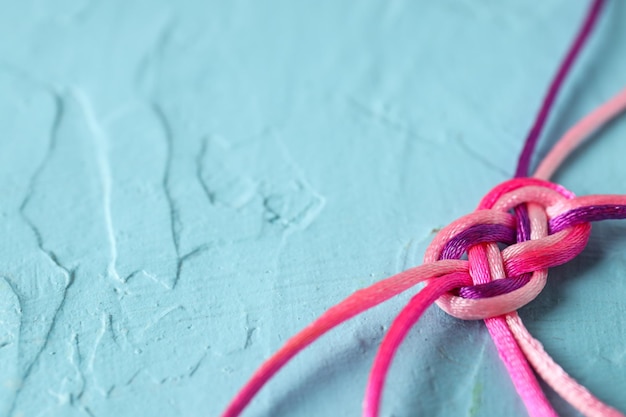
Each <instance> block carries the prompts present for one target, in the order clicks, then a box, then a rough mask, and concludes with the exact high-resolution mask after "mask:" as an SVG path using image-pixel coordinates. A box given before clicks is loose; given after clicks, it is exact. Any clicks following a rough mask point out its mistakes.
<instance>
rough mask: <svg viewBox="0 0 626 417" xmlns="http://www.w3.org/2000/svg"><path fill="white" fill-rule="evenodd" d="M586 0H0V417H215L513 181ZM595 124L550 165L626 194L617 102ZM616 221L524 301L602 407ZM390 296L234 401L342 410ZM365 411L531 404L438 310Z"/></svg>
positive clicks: (602, 91)
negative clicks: (594, 133)
mask: <svg viewBox="0 0 626 417" xmlns="http://www.w3.org/2000/svg"><path fill="white" fill-rule="evenodd" d="M586 4H587V3H586V2H582V1H577V2H571V1H566V0H560V1H552V2H527V1H522V0H519V1H505V2H501V1H481V2H476V1H469V0H455V1H453V0H446V1H437V2H434V1H433V2H426V1H408V0H405V1H402V0H394V1H383V0H378V1H368V2H365V1H360V2H359V1H353V2H345V1H344V2H340V1H336V0H323V1H308V2H305V1H301V2H294V1H290V0H283V1H280V0H275V1H267V2H258V1H223V2H217V1H215V2H207V1H201V0H195V1H194V0H188V1H179V2H173V1H170V2H168V1H153V0H150V1H148V0H145V1H123V0H112V1H100V2H98V1H89V0H58V1H44V0H29V1H20V2H11V1H2V2H0V6H1V7H0V190H1V191H2V198H0V219H1V221H0V228H1V233H0V278H1V279H0V378H1V384H0V415H1V416H12V417H17V416H41V417H44V416H46V417H48V416H70V417H73V416H97V417H100V416H119V417H125V416H129V417H130V416H154V417H158V416H198V417H199V416H216V415H217V414H218V413H219V412H220V411H221V410H222V409H223V408H224V407H225V405H226V403H227V402H228V400H229V399H230V398H231V397H232V396H233V395H234V393H235V392H236V391H237V390H238V389H239V388H240V387H241V386H242V385H243V383H244V382H245V381H246V380H247V378H248V377H249V376H250V375H251V373H252V372H253V370H254V369H256V367H257V366H258V365H259V364H260V363H261V362H262V361H263V359H264V358H266V357H267V356H268V355H270V354H271V353H272V352H274V351H275V350H276V349H277V348H278V347H279V346H280V345H281V344H282V343H283V341H284V340H285V339H286V338H288V337H289V336H291V335H293V334H294V333H295V332H297V331H298V330H299V329H301V328H302V327H303V326H305V325H306V324H307V323H309V322H310V321H311V320H313V319H314V318H315V317H316V316H318V315H319V314H320V313H321V312H323V311H324V310H325V309H326V308H327V307H329V306H330V305H332V304H334V303H335V302H337V301H339V300H340V299H342V298H343V297H344V296H346V295H348V294H350V293H351V292H353V291H354V290H356V289H358V288H360V287H363V286H365V285H368V284H370V283H372V282H374V281H376V280H378V279H381V278H383V277H386V276H388V275H390V274H393V273H394V272H397V271H399V270H402V269H403V268H407V267H409V266H412V265H415V264H418V263H420V260H421V256H422V254H423V251H424V249H425V247H426V245H427V244H428V242H429V241H430V239H431V238H432V236H433V230H435V229H437V228H440V227H442V226H444V225H446V224H447V223H449V222H450V221H452V220H453V219H455V218H457V217H459V216H461V215H463V214H465V213H467V212H468V211H470V210H472V209H473V208H474V207H475V205H476V203H477V202H478V200H479V198H480V197H481V196H482V195H483V194H484V193H485V192H486V191H487V190H488V189H489V188H490V187H492V186H493V185H495V184H497V183H498V182H500V181H502V180H504V179H506V178H508V177H509V176H510V175H511V174H512V172H513V168H514V163H515V161H516V158H517V153H518V151H519V149H520V148H521V144H522V139H523V138H524V136H525V134H526V132H527V129H528V128H529V126H530V124H531V121H532V119H533V117H534V115H535V112H536V110H537V108H538V106H539V102H540V100H541V98H542V96H543V94H544V91H545V89H546V86H547V84H548V82H549V80H550V78H551V76H552V75H553V73H554V71H555V69H556V66H557V63H558V61H559V60H560V58H561V56H562V55H563V53H564V51H565V49H566V47H567V45H568V44H569V42H570V39H571V37H572V36H573V33H574V31H575V30H576V28H577V26H578V24H579V22H580V20H581V18H582V15H583V13H584V9H585V8H586ZM624 21H626V4H625V3H624V2H621V1H611V2H609V7H608V8H607V10H606V12H605V14H604V15H603V17H602V20H601V22H600V24H599V27H598V30H597V32H596V33H595V34H594V37H593V39H592V40H591V43H590V44H589V47H588V48H587V49H586V50H585V51H584V54H583V56H582V60H581V61H580V62H579V65H577V66H576V70H575V71H574V73H573V74H572V77H571V78H570V79H569V80H568V83H567V85H566V88H565V90H564V94H563V95H562V96H561V97H560V100H559V104H558V106H557V108H556V113H555V117H554V118H553V119H551V123H550V125H549V127H548V130H547V135H546V136H545V137H544V141H543V142H542V144H541V147H540V151H541V153H542V154H543V153H545V150H546V148H547V146H548V143H552V142H554V140H555V139H556V138H557V137H558V136H559V135H560V134H561V133H562V132H563V131H564V129H565V128H567V127H568V126H570V125H571V124H572V123H574V122H575V121H576V120H578V119H579V118H580V117H581V116H582V115H583V114H585V113H586V112H587V111H589V110H590V109H592V108H594V107H595V106H597V105H598V104H600V103H601V102H602V101H604V100H605V99H607V98H608V97H610V96H611V95H612V94H614V93H615V92H617V91H618V89H619V88H621V87H622V86H624V85H626V53H624V50H625V49H626V25H624V24H623V22H624ZM601 136H602V137H601V138H599V140H598V141H597V142H594V143H593V144H592V145H591V146H587V147H585V148H584V152H582V153H579V154H577V155H576V157H575V158H573V159H572V160H570V161H569V163H568V164H567V165H566V166H565V168H564V169H563V170H561V171H560V173H559V175H558V176H557V178H556V180H557V181H559V182H562V183H563V184H564V185H566V186H567V187H569V188H571V189H572V190H573V191H574V192H576V193H579V194H587V193H609V192H612V193H624V192H626V187H625V186H624V179H625V178H626V167H625V166H624V162H623V161H624V155H625V152H626V142H625V141H624V138H625V137H626V119H622V120H620V121H618V122H617V123H614V124H613V125H612V126H611V127H610V128H608V129H606V130H605V131H604V132H602V135H601ZM545 138H547V139H545ZM625 232H626V226H625V225H623V224H620V223H618V222H613V223H606V224H600V225H597V226H596V227H595V228H594V232H593V235H592V239H591V242H590V244H589V246H588V248H587V249H586V251H585V252H584V253H583V254H582V255H581V256H580V257H579V258H577V260H575V261H573V262H572V263H570V264H569V265H567V266H563V267H560V268H556V269H555V270H553V272H552V273H551V275H550V278H549V284H548V287H547V288H546V290H545V291H544V292H543V293H542V294H541V295H540V297H539V298H538V299H537V300H535V301H534V302H533V303H531V304H530V305H529V306H527V307H525V308H524V309H523V310H522V311H521V315H522V317H523V318H524V319H525V322H526V324H527V326H528V328H529V329H530V331H531V332H532V333H533V334H534V335H535V336H536V337H537V338H538V339H539V340H541V341H542V342H543V343H544V344H545V346H546V349H547V350H548V352H549V353H551V354H552V355H553V357H554V358H555V359H556V360H557V362H559V363H560V364H562V366H563V367H564V368H565V369H566V370H567V371H569V372H570V373H571V374H572V375H573V376H574V377H576V378H577V379H578V380H580V381H581V382H582V383H584V384H585V385H586V386H588V387H589V388H590V389H591V390H592V391H593V392H595V393H597V395H598V396H599V397H600V398H602V399H604V400H606V401H608V402H609V403H611V404H613V405H615V406H617V407H618V408H620V409H621V410H622V411H626V396H625V395H624V392H626V376H625V375H626V343H625V340H626V339H625V338H626V322H625V321H624V320H623V319H622V317H623V315H624V313H625V312H626V307H625V305H626V304H625V303H624V295H625V294H626V256H625V251H626V238H625V236H626V233H625ZM414 292H415V291H410V293H414ZM410 295H411V294H405V295H402V296H400V297H397V298H396V299H394V300H392V301H390V302H388V303H386V304H384V305H382V306H380V307H377V308H375V309H373V310H372V311H370V312H368V313H367V314H365V315H363V316H361V317H359V318H357V319H355V320H352V321H351V322H349V323H348V324H345V325H344V326H342V327H341V328H339V329H337V330H335V331H333V332H332V333H331V334H329V335H327V336H326V337H324V338H323V339H321V340H320V341H319V342H318V343H316V344H315V345H314V346H313V347H312V348H311V349H309V350H308V351H306V352H305V353H303V354H302V355H300V356H299V357H298V358H297V359H296V360H295V361H294V362H293V363H292V364H290V365H289V366H288V367H287V368H286V369H285V370H284V372H281V373H280V374H279V375H278V376H277V377H276V379H275V380H273V381H272V382H271V383H270V384H269V385H268V386H267V387H266V389H264V390H263V391H262V394H261V395H260V396H259V397H258V398H257V399H256V400H255V401H254V403H253V404H252V405H251V407H250V409H248V410H247V412H246V415H247V416H258V417H260V416H298V417H307V416H344V415H345V416H348V415H350V416H356V415H359V413H360V404H361V398H362V394H363V391H364V387H365V383H366V379H367V374H368V371H369V367H370V365H371V362H372V359H373V356H374V354H375V352H376V349H377V346H378V343H379V342H380V339H381V337H382V335H383V333H384V330H385V329H386V328H387V327H388V325H389V323H390V321H391V320H392V318H393V316H394V314H395V313H396V312H397V311H398V310H399V309H400V308H401V306H402V305H403V304H404V303H405V302H406V301H407V300H408V298H409V297H410ZM550 397H551V398H552V399H554V395H552V394H550ZM554 401H555V404H556V406H557V407H558V409H559V410H561V411H562V412H563V414H564V415H575V414H574V413H572V411H571V410H569V409H568V408H567V407H566V406H564V405H563V403H562V402H560V401H559V400H558V399H554ZM383 408H384V412H383V415H384V416H417V415H427V416H464V415H467V416H494V415H506V416H518V415H519V416H522V415H524V410H523V407H522V405H521V403H520V401H519V399H518V397H517V395H516V393H515V392H514V390H513V387H512V384H511V383H510V381H509V379H508V376H507V375H506V373H505V370H504V368H503V366H502V365H501V363H500V361H499V359H498V358H497V355H496V352H495V350H494V348H493V346H492V342H491V341H490V339H489V338H488V335H487V333H486V331H485V329H484V326H483V325H482V324H481V323H478V322H460V321H457V320H454V319H451V318H449V317H447V316H446V315H445V314H444V313H442V312H441V311H439V310H438V309H436V308H433V309H431V310H429V311H428V313H427V314H426V316H425V317H424V318H423V320H422V321H421V322H420V323H419V324H418V326H416V328H415V329H414V330H413V331H412V332H411V334H410V336H409V338H408V340H407V341H406V343H405V344H404V345H403V346H402V348H401V349H400V351H399V354H398V357H397V360H396V362H394V365H393V367H392V371H391V375H390V381H389V384H388V385H387V387H386V390H385V395H384V407H383Z"/></svg>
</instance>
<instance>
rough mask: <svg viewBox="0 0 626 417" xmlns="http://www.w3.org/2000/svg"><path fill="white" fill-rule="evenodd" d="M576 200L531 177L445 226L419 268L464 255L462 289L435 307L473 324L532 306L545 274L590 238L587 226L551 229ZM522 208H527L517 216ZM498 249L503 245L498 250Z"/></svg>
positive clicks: (560, 225)
mask: <svg viewBox="0 0 626 417" xmlns="http://www.w3.org/2000/svg"><path fill="white" fill-rule="evenodd" d="M574 199H575V196H574V194H573V193H572V192H571V191H569V190H567V189H565V188H564V187H562V186H561V185H558V184H555V183H552V182H548V181H544V180H540V179H535V178H516V179H512V180H509V181H505V182H503V183H501V184H500V185H498V186H496V187H494V188H493V189H492V190H491V191H490V192H489V193H488V194H487V195H486V196H485V197H484V198H483V200H482V201H481V203H480V204H479V206H478V208H477V209H476V211H474V212H473V213H470V214H468V215H466V216H463V217H461V218H460V219H458V220H456V221H454V222H452V223H451V224H450V225H448V226H447V227H445V228H443V229H442V230H441V231H440V232H439V233H438V234H437V236H436V237H435V239H434V240H433V242H432V243H431V244H430V245H429V247H428V249H427V250H426V254H425V257H424V263H432V262H439V261H441V260H447V259H461V257H462V256H463V255H464V254H467V261H465V262H466V266H467V270H466V271H463V272H465V273H466V274H467V278H466V279H467V281H468V285H466V286H461V287H459V288H457V289H455V290H453V291H450V292H447V293H446V294H444V295H442V296H441V297H440V298H439V299H438V300H437V304H438V305H439V307H441V308H442V309H443V310H444V311H446V312H447V313H448V314H450V315H452V316H454V317H457V318H459V319H464V320H476V319H486V318H489V317H495V316H500V315H503V314H506V313H510V312H512V311H515V310H517V309H519V308H520V307H522V306H524V305H526V304H528V303H529V302H531V301H532V300H534V299H535V297H537V295H538V294H539V293H540V292H541V290H542V289H543V288H544V286H545V284H546V278H547V275H548V268H550V267H552V266H557V265H561V264H563V263H565V262H568V261H570V260H571V259H573V258H574V257H576V256H577V255H578V254H579V253H580V252H582V250H583V249H584V248H585V246H586V244H587V241H588V239H589V234H590V231H591V225H590V224H589V223H588V222H580V223H578V224H568V223H566V222H563V221H561V222H560V223H558V224H556V225H552V224H551V222H552V221H554V219H558V218H559V215H561V214H562V213H563V212H564V210H566V209H567V208H568V207H569V204H567V202H568V200H569V201H572V200H574ZM524 204H525V205H526V206H527V210H516V208H519V207H520V206H521V205H524ZM526 213H528V214H527V215H526ZM498 244H505V245H508V246H507V247H506V248H504V249H503V250H500V248H499V246H498ZM432 281H433V279H431V280H428V283H432Z"/></svg>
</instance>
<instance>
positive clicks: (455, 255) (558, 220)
mask: <svg viewBox="0 0 626 417" xmlns="http://www.w3.org/2000/svg"><path fill="white" fill-rule="evenodd" d="M617 219H626V206H620V205H600V206H589V207H579V208H576V209H573V210H570V211H568V212H565V213H563V214H560V215H558V216H556V217H555V218H553V219H552V220H550V223H549V224H548V230H549V234H554V233H558V232H560V231H562V230H565V229H567V228H568V227H572V226H576V225H578V224H582V223H589V222H595V221H601V220H617ZM523 223H525V224H526V225H527V224H528V218H526V220H523V219H521V220H520V222H519V224H518V227H517V228H518V230H517V236H518V237H519V236H520V234H524V233H526V232H523V233H520V231H519V228H520V227H527V226H524V225H523ZM515 234H516V231H515V230H513V229H511V228H508V227H506V226H503V225H499V224H481V225H476V226H472V227H470V228H469V229H467V230H465V231H463V232H461V233H459V234H458V235H456V236H455V237H454V238H453V239H451V240H450V241H449V242H448V243H447V244H446V246H445V247H444V249H443V251H442V253H441V257H440V259H460V258H461V256H463V254H464V253H465V252H466V251H467V249H468V248H469V247H470V246H472V245H476V244H480V243H485V242H501V243H505V244H511V243H514V242H515V240H514V236H515ZM524 240H527V239H524ZM518 241H520V240H518ZM529 279H530V275H529V274H524V275H522V276H519V277H510V278H505V279H499V280H495V281H491V282H488V283H486V284H480V285H473V286H468V287H461V288H459V290H458V295H460V296H461V297H464V298H474V299H476V298H486V297H494V296H496V295H502V294H506V293H508V292H511V291H514V290H516V289H518V288H521V287H523V286H524V285H526V283H528V280H529Z"/></svg>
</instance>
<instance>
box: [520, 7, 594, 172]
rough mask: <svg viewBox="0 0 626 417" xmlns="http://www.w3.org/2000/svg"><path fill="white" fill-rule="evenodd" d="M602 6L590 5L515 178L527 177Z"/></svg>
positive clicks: (535, 125) (557, 76)
mask: <svg viewBox="0 0 626 417" xmlns="http://www.w3.org/2000/svg"><path fill="white" fill-rule="evenodd" d="M603 5H604V0H595V1H594V2H593V4H592V5H591V8H590V10H589V13H588V14H587V20H585V23H584V25H583V26H582V28H581V29H580V32H579V33H578V35H577V36H576V40H575V41H574V43H573V44H572V47H571V48H570V50H569V51H568V52H567V55H566V56H565V59H564V60H563V62H562V63H561V66H560V67H559V70H558V72H557V73H556V76H555V77H554V80H553V81H552V84H550V88H549V89H548V94H546V97H545V98H544V100H543V103H542V105H541V109H540V110H539V113H538V114H537V118H536V119H535V123H534V124H533V127H532V128H531V129H530V132H528V136H527V137H526V141H525V143H524V148H523V149H522V153H521V154H520V157H519V160H518V162H517V170H516V171H515V177H516V178H519V177H527V176H528V171H529V168H530V159H531V157H532V155H533V152H534V150H535V147H536V146H537V141H538V140H539V136H540V135H541V131H542V130H543V127H544V125H545V123H546V120H547V118H548V114H549V113H550V110H551V108H552V106H553V104H554V101H555V99H556V96H557V94H558V92H559V90H560V88H561V85H562V84H563V81H564V80H565V77H566V76H567V74H568V73H569V72H570V70H571V68H572V65H573V64H574V61H575V60H576V57H577V56H578V54H579V53H580V51H581V49H582V47H583V45H584V44H585V41H586V40H587V39H588V38H589V35H590V34H591V31H592V30H593V27H594V25H595V23H596V21H597V20H598V19H597V18H598V15H599V14H600V10H601V9H602V6H603Z"/></svg>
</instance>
